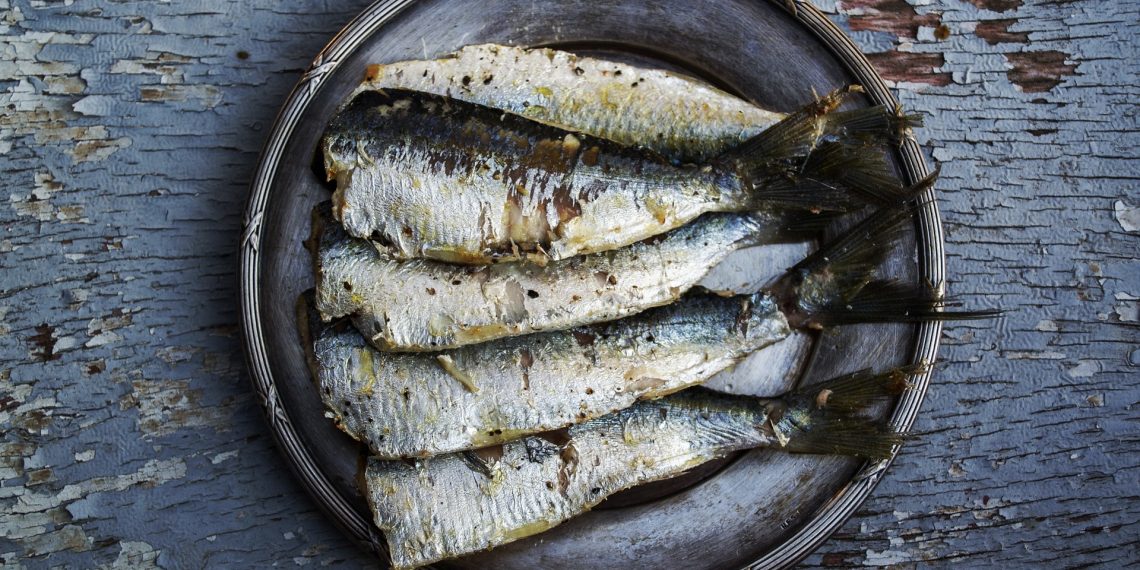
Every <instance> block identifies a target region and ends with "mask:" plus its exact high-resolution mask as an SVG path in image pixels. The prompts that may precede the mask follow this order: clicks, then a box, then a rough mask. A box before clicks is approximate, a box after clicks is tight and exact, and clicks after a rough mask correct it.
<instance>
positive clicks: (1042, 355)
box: [1004, 350, 1065, 360]
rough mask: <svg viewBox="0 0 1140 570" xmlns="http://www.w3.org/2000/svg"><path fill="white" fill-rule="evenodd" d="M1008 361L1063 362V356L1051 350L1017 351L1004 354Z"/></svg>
mask: <svg viewBox="0 0 1140 570" xmlns="http://www.w3.org/2000/svg"><path fill="white" fill-rule="evenodd" d="M1004 356H1005V357H1006V358H1007V359H1009V360H1064V359H1065V354H1064V353H1062V352H1056V351H1052V350H1018V351H1011V352H1006V353H1005V354H1004Z"/></svg>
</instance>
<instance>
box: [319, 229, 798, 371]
mask: <svg viewBox="0 0 1140 570" xmlns="http://www.w3.org/2000/svg"><path fill="white" fill-rule="evenodd" d="M778 227H779V225H778V223H777V222H776V219H775V216H772V215H767V214H762V213H756V214H750V215H736V214H709V215H706V216H702V217H701V218H698V219H697V220H696V221H694V222H693V223H691V224H688V225H686V226H683V227H681V228H678V229H675V230H673V231H671V232H669V233H667V234H664V235H662V236H660V237H659V238H657V239H653V240H647V241H642V242H638V243H635V244H633V245H631V246H629V247H625V248H621V249H616V250H610V251H605V252H599V253H594V254H590V255H584V256H577V257H573V258H570V259H565V260H561V261H552V262H550V263H548V264H546V265H544V266H543V265H538V264H531V263H504V264H493V265H485V266H481V267H478V268H475V267H471V266H459V265H454V264H449V263H444V262H439V261H434V260H427V259H400V258H399V257H397V256H393V255H391V254H390V253H389V252H388V251H387V250H386V249H385V248H376V247H373V245H372V244H371V243H369V242H367V241H364V240H359V239H355V238H352V237H350V236H348V235H347V234H346V233H345V232H344V231H343V230H342V229H341V227H340V225H339V224H337V223H336V222H335V221H333V220H331V219H330V217H329V215H328V214H327V210H326V209H323V208H318V209H317V210H316V211H315V212H314V217H313V235H314V240H315V243H314V245H313V247H314V260H315V264H316V273H317V276H318V282H317V309H318V310H319V311H320V312H321V315H322V316H323V317H324V318H325V319H326V320H329V319H332V318H337V317H342V316H346V315H351V317H352V320H353V323H354V324H355V325H356V327H357V328H358V329H359V330H360V331H361V332H362V333H363V334H364V335H365V337H366V338H368V339H369V341H370V342H371V343H372V344H373V345H374V346H376V347H377V348H380V349H382V350H390V351H417V350H439V349H445V348H454V347H458V346H463V345H468V344H472V343H477V342H485V341H488V340H494V339H497V338H502V337H506V336H513V335H520V334H528V333H534V332H542V331H550V330H559V329H566V328H570V327H574V326H579V325H585V324H589V323H595V322H602V321H609V320H613V319H618V318H621V317H625V316H628V315H632V314H635V313H638V312H640V311H643V310H646V309H648V308H651V307H655V306H659V305H663V304H666V303H669V302H672V301H674V300H676V299H677V298H679V297H680V296H681V294H683V293H684V292H685V291H687V290H689V289H690V288H691V287H693V286H694V285H695V284H696V283H697V282H698V281H700V280H701V278H702V277H704V276H705V275H706V274H708V272H709V271H710V270H712V268H713V267H715V266H716V265H717V263H719V262H720V261H721V260H723V259H724V258H725V257H726V256H728V255H729V254H730V253H731V252H732V251H735V250H737V249H741V248H744V247H748V246H752V245H756V244H758V243H762V242H765V241H771V240H773V239H775V236H774V234H775V233H776V228H778Z"/></svg>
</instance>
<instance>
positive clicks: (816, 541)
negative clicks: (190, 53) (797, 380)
mask: <svg viewBox="0 0 1140 570" xmlns="http://www.w3.org/2000/svg"><path fill="white" fill-rule="evenodd" d="M414 1H415V0H379V1H377V2H376V3H374V4H372V5H371V6H369V7H368V8H367V9H366V10H365V11H364V12H362V13H361V14H360V15H359V16H358V17H357V18H355V19H354V20H352V21H351V22H350V23H349V24H348V25H347V26H345V27H344V29H343V30H342V31H341V32H340V33H339V34H337V36H336V37H334V38H333V39H332V40H331V41H330V42H329V44H328V45H327V46H325V48H324V49H323V50H321V52H320V53H319V54H317V57H316V58H315V59H314V60H313V63H312V65H311V66H310V67H309V69H308V71H306V72H305V74H304V76H302V78H301V81H300V82H299V83H298V84H297V86H296V87H295V88H294V89H293V92H292V93H290V95H289V97H288V98H287V100H286V103H285V106H284V107H283V108H282V110H281V112H280V114H279V115H278V116H277V119H276V121H275V122H274V126H273V129H272V130H271V131H270V135H269V139H268V140H267V141H266V144H265V147H264V148H263V149H262V152H261V157H260V159H259V161H258V164H259V168H258V170H257V173H256V174H255V175H254V179H253V182H252V184H251V188H250V195H249V201H248V203H247V206H246V213H245V224H244V231H243V232H242V238H241V244H240V249H241V251H240V258H241V266H240V274H239V278H240V289H241V315H242V330H243V340H244V343H245V349H246V350H245V354H246V364H247V365H248V367H249V370H250V376H251V377H252V381H253V385H254V389H255V390H256V392H257V395H258V397H259V398H260V400H261V403H262V406H263V408H264V410H265V413H266V417H267V418H268V420H269V422H270V424H271V425H272V427H273V430H272V431H273V435H274V439H276V440H277V443H278V445H280V446H281V447H282V448H284V449H285V451H286V454H287V456H288V458H289V465H290V467H291V468H292V469H293V471H294V473H296V475H297V476H298V477H299V478H300V479H301V483H302V484H303V485H304V486H305V488H306V489H307V490H308V491H309V493H311V494H312V495H313V496H314V497H316V498H317V499H318V501H317V502H318V504H319V505H320V506H321V507H322V508H323V509H324V510H325V512H326V513H328V515H329V516H330V517H331V518H332V519H333V520H334V521H336V522H337V524H338V525H340V526H341V527H342V528H344V530H345V531H347V532H348V533H349V535H350V536H352V537H353V538H354V539H356V540H357V541H358V542H361V543H363V544H364V545H366V546H367V547H368V548H370V549H371V550H373V551H374V552H376V553H377V554H379V555H381V556H385V555H386V553H387V548H386V547H385V545H384V541H383V537H382V536H381V535H380V533H379V532H378V531H377V530H376V529H375V527H374V526H373V525H372V522H371V521H370V520H368V519H366V518H363V517H361V516H360V515H359V513H358V512H357V511H356V510H355V509H354V508H353V506H352V505H350V504H348V502H347V501H346V500H345V499H344V497H342V496H340V495H339V494H338V493H337V492H336V490H335V488H334V487H333V485H332V483H331V481H329V480H328V478H327V477H325V476H324V474H323V473H322V472H321V470H320V469H319V467H318V466H317V465H315V464H314V463H313V462H312V460H311V455H310V453H309V451H308V449H306V448H305V445H304V443H303V442H302V441H301V439H300V437H298V434H297V431H296V428H295V427H294V425H293V423H292V421H291V420H290V418H289V414H288V412H287V411H286V410H285V408H284V407H282V406H281V402H280V398H279V397H278V395H277V389H276V385H275V383H274V380H273V372H272V370H271V369H270V367H269V359H268V356H267V354H266V349H265V337H264V334H263V331H262V328H261V319H260V314H261V306H260V304H261V303H260V298H259V294H258V291H259V285H260V283H261V272H260V261H261V252H260V249H259V244H260V238H261V232H262V223H261V222H262V214H263V213H264V211H265V205H266V203H267V201H268V199H269V194H270V190H271V189H272V187H273V184H274V177H275V175H276V169H277V168H276V167H277V163H278V162H279V161H280V159H281V156H282V153H283V151H284V149H285V146H286V144H287V142H288V141H289V139H290V137H291V135H292V133H293V130H294V129H295V127H296V125H297V123H298V121H299V120H300V117H301V115H302V113H303V112H304V110H305V109H306V108H307V107H308V105H309V103H310V102H311V101H312V100H313V98H314V97H315V95H316V94H317V91H318V90H319V89H320V87H321V83H322V80H323V78H324V76H325V75H327V74H329V73H331V72H332V71H334V70H335V69H336V68H337V67H338V66H339V65H340V62H341V60H342V59H343V58H344V57H345V56H347V55H348V54H349V53H351V52H352V50H354V49H356V48H357V47H358V46H359V45H360V44H361V43H362V42H363V41H364V40H365V39H367V38H368V36H369V35H370V34H371V33H372V32H374V31H375V30H377V29H379V28H380V27H381V26H383V25H384V23H386V22H387V21H388V20H390V19H391V18H392V17H394V16H395V15H396V14H397V13H399V12H400V11H401V10H403V9H404V8H406V7H407V6H409V5H411V4H412V3H414ZM767 1H770V2H773V3H775V4H778V5H779V6H781V7H782V8H784V9H785V10H788V11H789V13H791V14H792V16H793V17H794V18H795V19H796V20H798V21H799V22H800V23H802V24H804V26H805V27H806V28H807V29H808V30H810V31H811V32H812V34H813V35H815V37H816V38H817V39H819V40H820V41H822V42H823V43H824V44H825V45H827V46H828V47H829V48H830V49H831V51H832V53H834V54H835V55H836V56H837V57H839V58H840V60H841V61H842V62H843V64H844V66H845V67H846V68H847V69H848V71H850V72H851V74H852V75H853V76H854V77H855V79H856V80H857V81H858V82H859V83H860V84H861V85H862V86H863V88H864V90H865V92H866V95H867V96H868V97H869V98H870V99H871V100H872V102H874V103H875V104H888V105H894V104H896V103H897V101H896V100H895V98H894V96H893V95H892V94H891V91H890V89H889V88H888V87H887V85H886V83H885V82H884V81H883V79H882V78H881V77H879V75H878V74H877V73H876V72H875V70H874V68H873V67H872V66H871V63H870V62H869V61H868V60H867V58H866V57H865V56H864V55H863V54H862V52H860V51H859V49H858V47H857V46H856V45H855V44H854V43H853V42H852V41H851V40H850V38H848V37H847V36H846V34H844V33H843V31H842V30H840V29H839V28H838V27H837V26H836V25H835V24H833V23H832V22H831V21H830V20H829V19H828V18H827V17H826V16H825V15H824V14H823V13H821V12H820V11H819V10H817V9H816V8H815V7H814V6H812V5H811V4H810V3H809V2H808V1H807V0H794V1H792V2H788V1H787V0H767ZM899 154H900V156H901V157H902V162H903V168H904V170H905V172H906V175H907V177H908V178H909V179H910V180H911V181H912V182H913V181H916V180H918V179H920V178H922V177H924V176H926V175H927V174H929V170H928V168H927V165H926V161H925V158H924V157H923V154H922V151H921V149H920V148H919V146H918V144H917V143H916V142H915V141H913V140H910V141H907V142H906V143H905V144H904V145H903V146H902V147H901V148H900V151H899ZM921 203H922V206H921V207H920V208H918V247H919V252H918V253H919V264H920V267H919V271H920V273H921V275H922V277H923V278H924V279H925V280H926V281H927V282H929V283H933V284H935V286H936V287H937V288H938V292H939V293H941V291H942V287H943V284H944V282H945V281H944V276H945V272H946V259H945V252H944V248H943V235H942V225H941V221H940V217H939V213H938V206H937V204H936V203H935V200H934V191H933V190H928V191H927V193H925V194H923V196H922V199H921ZM941 331H942V325H941V323H923V324H922V325H920V326H919V327H918V333H917V338H916V342H915V350H914V355H913V358H912V360H911V361H912V362H916V363H917V362H926V363H932V362H934V359H935V357H936V355H937V353H938V343H939V337H940V335H941ZM929 381H930V372H929V370H927V371H926V372H924V373H922V374H919V375H916V376H914V377H912V379H911V383H912V387H911V388H910V389H908V390H907V391H906V393H904V394H903V396H902V397H901V398H900V400H899V402H898V405H897V406H896V408H895V411H894V414H893V415H892V417H891V424H892V425H893V426H894V427H895V428H896V429H899V430H901V431H907V430H909V429H910V427H911V425H912V424H913V423H914V420H915V418H916V417H917V415H918V411H919V408H920V407H921V406H922V400H923V397H924V396H925V395H926V390H927V387H928V385H929ZM895 453H897V449H896V450H895ZM893 460H894V454H892V457H891V459H889V460H887V461H884V462H880V463H877V464H873V465H868V466H866V467H865V468H864V469H863V470H862V471H861V472H860V473H859V475H857V476H856V477H855V478H854V479H853V480H852V482H850V483H849V484H848V485H847V486H846V487H845V488H844V489H843V490H842V491H840V492H839V493H837V494H836V495H835V496H834V497H833V498H832V499H831V500H830V501H828V502H827V504H825V505H824V506H823V507H821V508H820V509H818V510H817V511H816V512H814V513H812V514H811V515H810V516H809V517H808V522H807V523H806V524H804V525H803V526H802V527H801V528H800V529H799V530H797V531H796V533H795V534H793V535H792V536H791V537H790V538H789V539H787V540H786V541H784V542H783V543H781V544H780V545H779V546H777V547H776V548H774V549H772V550H771V551H769V552H768V553H767V554H766V555H764V556H763V557H761V558H760V559H759V560H756V561H755V562H753V563H752V564H750V565H749V566H748V568H753V569H755V568H787V567H789V566H791V565H793V564H795V563H796V562H798V561H800V560H802V559H803V558H804V557H806V556H807V555H808V554H810V553H811V552H812V551H813V550H815V549H816V548H818V547H819V545H820V544H822V543H823V541H825V540H826V539H827V538H828V537H829V536H831V534H832V533H833V532H835V530H837V529H838V528H839V527H840V526H841V525H842V524H843V523H844V521H846V520H847V519H848V518H849V517H850V516H851V515H852V514H854V512H855V510H856V509H857V508H858V507H859V505H861V504H862V503H863V501H864V500H865V499H866V498H867V497H868V496H869V495H870V494H871V492H872V491H873V490H874V488H875V486H876V485H877V484H878V482H879V480H880V479H881V475H882V473H883V472H884V471H885V470H886V468H887V467H888V466H889V465H890V463H891V462H892V461H893Z"/></svg>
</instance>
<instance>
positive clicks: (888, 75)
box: [867, 50, 951, 87]
mask: <svg viewBox="0 0 1140 570" xmlns="http://www.w3.org/2000/svg"><path fill="white" fill-rule="evenodd" d="M867 59H869V60H871V63H872V64H874V66H875V69H876V70H878V71H879V73H880V74H881V75H882V76H883V78H884V79H889V80H891V81H898V82H906V83H923V84H926V85H934V86H939V87H942V86H946V85H949V84H950V82H951V75H950V74H949V73H945V72H942V71H940V69H941V68H942V66H943V65H944V64H945V63H946V58H945V57H944V56H943V55H942V54H940V53H916V52H906V51H898V50H895V51H888V52H883V53H869V54H867Z"/></svg>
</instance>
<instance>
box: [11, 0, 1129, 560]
mask: <svg viewBox="0 0 1140 570" xmlns="http://www.w3.org/2000/svg"><path fill="white" fill-rule="evenodd" d="M365 5H366V2H364V1H362V0H352V1H349V2H338V3H325V2H312V1H282V2H268V1H265V0H257V1H251V2H235V1H227V0H209V1H205V2H197V3H193V4H190V3H172V4H164V3H144V4H134V3H131V4H120V3H105V2H93V1H83V0H77V1H75V2H74V3H72V2H58V1H51V0H19V1H12V0H0V34H3V36H4V41H3V42H2V43H0V109H2V110H3V113H2V115H0V164H2V165H3V172H4V174H5V176H4V190H5V191H4V192H2V193H0V223H2V224H3V228H4V231H3V234H0V567H3V568H22V567H27V568H47V567H65V568H68V567H69V568H95V567H120V568H147V567H150V568H154V567H159V568H199V567H247V568H260V567H269V566H273V565H277V566H292V565H311V566H325V565H336V566H341V567H351V568H355V567H367V566H369V565H370V564H372V563H371V561H370V559H369V558H368V557H367V555H366V554H364V553H363V552H362V551H359V550H357V549H356V547H355V546H353V545H351V544H350V543H349V542H348V541H347V540H346V539H345V538H343V537H342V536H341V534H340V532H339V531H338V530H337V529H336V528H335V527H333V526H332V525H331V524H330V523H328V522H327V521H326V520H325V519H324V517H323V515H322V514H321V513H320V512H319V511H318V510H317V509H316V507H315V505H314V504H313V502H312V501H311V500H310V499H309V498H308V497H307V496H306V495H305V494H304V493H303V492H302V491H301V490H300V488H299V486H298V485H297V484H296V483H295V482H294V480H293V477H292V475H291V474H290V473H289V472H288V471H287V468H286V466H285V462H284V460H283V459H282V458H281V457H280V456H279V454H278V452H277V450H276V449H275V448H274V446H273V444H272V441H271V438H270V437H269V433H268V428H267V427H266V423H265V421H264V420H263V419H262V417H261V412H260V410H259V409H258V408H257V407H256V405H255V403H254V399H253V397H252V394H251V390H250V388H249V385H248V379H247V377H246V373H245V371H244V369H243V365H242V356H241V353H240V346H239V339H238V337H237V334H238V333H237V331H238V313H237V307H236V304H237V292H236V286H237V279H236V276H235V269H236V266H237V259H236V251H237V242H238V239H239V235H240V231H241V228H240V225H241V212H242V208H243V204H244V201H245V196H246V188H247V185H248V182H249V180H250V178H251V176H252V174H253V168H254V165H255V163H256V160H257V152H258V151H259V149H260V146H261V144H262V142H263V141H264V138H265V132H264V131H265V129H267V128H268V126H269V125H270V124H271V123H272V121H273V117H274V114H275V113H276V110H277V108H278V107H279V105H280V104H281V102H282V101H283V100H284V98H285V95H286V94H287V93H288V91H289V89H291V87H292V86H293V84H294V83H295V82H296V81H297V79H298V78H299V77H300V75H301V73H302V72H303V70H304V69H305V68H306V67H307V66H308V64H309V61H310V59H311V57H312V56H313V55H314V54H315V53H316V52H317V51H318V50H319V49H320V47H321V46H322V45H323V44H324V43H325V42H326V41H327V40H328V39H329V38H330V37H331V36H332V34H334V33H335V32H336V31H337V30H338V29H340V28H341V27H342V26H343V25H344V24H345V23H346V22H347V21H348V20H349V19H350V18H351V17H352V16H353V15H355V14H356V13H357V12H359V11H360V10H361V9H362V8H363V7H364V6H365ZM816 5H817V6H819V7H820V8H822V9H824V10H825V11H827V12H828V13H829V14H831V15H832V16H833V17H834V19H835V21H836V22H837V23H839V24H840V25H841V26H844V27H845V28H846V29H848V30H850V32H851V34H852V36H853V37H854V38H855V39H856V40H857V41H858V42H859V43H860V45H862V46H863V47H864V49H865V50H866V51H867V52H868V53H870V54H873V55H872V58H873V61H875V62H876V63H877V64H878V65H880V68H881V70H882V71H883V73H884V75H885V76H887V77H888V79H892V80H894V81H896V82H897V86H898V88H899V97H900V99H901V100H902V101H903V103H904V104H905V105H906V106H907V107H909V108H911V109H914V110H918V111H923V112H925V113H927V114H928V119H927V127H926V128H925V129H923V131H922V132H921V133H920V137H921V140H922V141H923V143H924V144H925V146H926V147H927V148H929V149H930V152H931V154H932V156H933V158H934V159H936V160H938V161H940V162H941V163H942V165H943V169H942V173H943V176H942V182H941V183H940V184H939V186H938V189H939V192H940V205H941V207H942V212H943V217H944V220H945V223H946V229H947V232H946V233H947V251H948V253H949V274H950V275H951V276H952V277H953V281H952V282H951V283H950V284H949V289H950V292H951V294H953V295H957V296H959V297H960V298H962V299H963V300H964V301H965V302H966V303H967V304H968V305H970V306H975V307H978V306H985V307H1003V308H1008V309H1012V310H1013V311H1014V312H1012V313H1011V314H1010V315H1008V316H1007V317H1005V318H1003V319H1002V320H1000V321H997V322H995V323H973V324H955V325H950V326H947V328H946V330H945V333H944V335H945V337H944V341H943V349H942V353H941V354H942V358H943V359H944V362H943V363H942V365H941V366H940V368H939V369H938V370H937V371H936V373H935V377H934V383H933V385H932V387H931V389H930V392H929V395H928V397H927V401H926V403H925V405H924V409H923V413H922V414H921V415H920V419H919V422H918V424H917V427H918V429H919V430H920V431H921V432H922V433H923V437H922V438H921V439H920V440H918V441H916V442H914V443H912V444H910V445H908V446H907V447H906V448H904V451H903V452H902V454H901V456H900V457H899V460H898V461H897V462H896V464H895V465H894V467H893V468H892V470H891V471H890V472H889V474H888V475H887V477H886V478H885V481H884V482H883V483H882V484H881V485H880V487H879V488H878V490H877V491H876V493H875V494H874V496H873V498H872V499H871V500H870V501H868V502H867V503H866V504H865V506H864V507H863V508H862V509H861V510H860V512H859V513H858V514H857V515H856V516H855V517H854V518H852V519H851V521H849V522H848V523H847V524H846V525H845V526H844V528H843V529H842V530H841V531H840V532H839V533H837V534H836V535H835V536H834V537H833V539H832V540H831V541H829V542H828V543H827V544H826V545H825V546H824V547H823V548H822V549H821V550H820V551H818V552H817V553H816V554H814V555H812V556H811V557H810V558H809V559H808V560H807V561H806V565H807V566H813V567H834V566H863V565H871V566H875V565H897V566H902V567H911V566H916V565H921V566H926V565H927V564H935V565H949V564H965V565H967V567H989V566H1015V567H1016V566H1028V565H1032V564H1037V565H1042V564H1048V566H1046V567H1054V566H1057V565H1058V563H1057V562H1055V561H1057V560H1060V561H1061V562H1060V565H1063V566H1076V565H1081V564H1091V563H1100V564H1104V565H1106V566H1109V567H1117V566H1120V565H1121V564H1123V563H1127V562H1135V561H1136V560H1137V559H1140V549H1138V547H1137V544H1138V542H1140V540H1138V537H1140V522H1138V521H1140V454H1138V453H1137V451H1138V450H1140V437H1138V436H1137V435H1136V433H1137V425H1138V420H1140V411H1138V406H1140V374H1138V371H1140V335H1138V334H1137V333H1138V327H1140V325H1138V318H1140V317H1138V312H1140V300H1138V298H1140V270H1138V262H1137V253H1136V252H1137V251H1138V250H1140V192H1138V191H1137V189H1136V188H1137V179H1138V178H1140V167H1138V166H1137V165H1136V162H1135V157H1136V155H1137V152H1136V150H1135V149H1136V148H1137V146H1138V145H1140V134H1138V132H1140V130H1138V125H1137V117H1136V104H1135V102H1136V100H1137V98H1138V96H1140V87H1138V86H1137V83H1138V82H1137V77H1138V75H1140V74H1138V73H1137V68H1138V67H1140V63H1137V61H1136V54H1137V35H1136V34H1137V32H1136V31H1135V26H1134V25H1133V24H1134V23H1135V22H1136V21H1137V20H1138V19H1140V2H1137V1H1135V0H1127V1H1121V2H1116V3H1113V5H1112V7H1111V9H1107V10H1106V6H1105V4H1104V3H1101V2H1093V1H1089V0H1086V1H1075V2H1037V1H1027V2H1022V1H1020V0H970V1H962V0H929V1H923V2H919V1H916V0H909V1H908V2H904V1H902V0H858V1H855V0H852V1H850V2H835V1H817V2H816Z"/></svg>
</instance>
